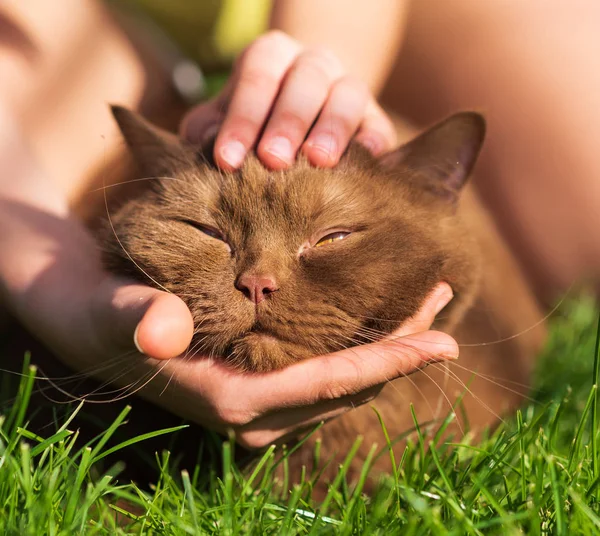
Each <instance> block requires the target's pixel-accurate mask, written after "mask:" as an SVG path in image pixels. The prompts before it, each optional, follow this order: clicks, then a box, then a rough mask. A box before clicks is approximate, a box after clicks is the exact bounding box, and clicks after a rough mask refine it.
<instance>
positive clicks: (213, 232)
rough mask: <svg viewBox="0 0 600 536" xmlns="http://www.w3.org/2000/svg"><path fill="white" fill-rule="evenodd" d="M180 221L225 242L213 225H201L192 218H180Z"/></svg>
mask: <svg viewBox="0 0 600 536" xmlns="http://www.w3.org/2000/svg"><path fill="white" fill-rule="evenodd" d="M182 221H183V223H187V224H188V225H190V226H192V227H194V228H195V229H198V231H200V232H202V233H204V234H205V235H208V236H210V237H211V238H216V239H217V240H220V241H221V242H226V240H225V238H224V237H223V235H222V234H221V233H220V232H219V231H217V230H216V229H215V228H214V227H209V226H208V225H203V224H201V223H198V222H196V221H193V220H182Z"/></svg>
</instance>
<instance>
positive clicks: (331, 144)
mask: <svg viewBox="0 0 600 536" xmlns="http://www.w3.org/2000/svg"><path fill="white" fill-rule="evenodd" d="M308 145H309V146H310V147H312V148H314V149H318V150H319V151H323V152H324V153H325V154H326V155H327V156H329V157H331V156H335V155H336V154H337V143H336V141H335V139H334V138H333V136H330V135H329V134H319V135H317V136H315V137H314V139H312V140H310V141H309V142H308Z"/></svg>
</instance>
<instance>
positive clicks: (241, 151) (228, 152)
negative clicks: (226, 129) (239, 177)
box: [220, 140, 246, 168]
mask: <svg viewBox="0 0 600 536" xmlns="http://www.w3.org/2000/svg"><path fill="white" fill-rule="evenodd" d="M220 154H221V158H223V160H225V162H227V163H228V164H229V165H230V166H231V167H232V168H238V167H240V166H241V165H242V162H243V161H244V157H245V156H246V148H245V147H244V146H243V144H242V143H241V142H239V141H237V140H234V141H228V142H227V143H226V144H225V145H224V146H223V147H222V148H221V151H220Z"/></svg>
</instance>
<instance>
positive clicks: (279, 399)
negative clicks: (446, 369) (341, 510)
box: [204, 331, 458, 424]
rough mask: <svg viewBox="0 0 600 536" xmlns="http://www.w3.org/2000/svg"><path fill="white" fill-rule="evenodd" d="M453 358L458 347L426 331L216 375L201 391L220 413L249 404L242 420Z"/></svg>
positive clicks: (441, 335)
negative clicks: (269, 367) (260, 369)
mask: <svg viewBox="0 0 600 536" xmlns="http://www.w3.org/2000/svg"><path fill="white" fill-rule="evenodd" d="M456 356H458V346H457V344H456V341H454V339H453V338H452V337H450V336H449V335H446V334H445V333H441V332H437V331H426V332H423V333H419V334H417V335H416V336H414V339H413V340H411V341H410V343H406V342H404V341H403V339H399V338H397V337H396V338H390V339H384V340H382V341H380V342H378V343H375V344H368V345H364V346H357V347H354V348H349V349H346V350H342V351H340V352H335V353H332V354H328V355H325V356H320V357H315V358H312V359H308V360H306V361H303V362H301V363H298V364H295V365H291V366H290V367H287V368H285V369H282V370H278V371H274V372H270V373H266V374H254V375H240V374H231V375H229V376H228V377H227V378H226V380H225V378H223V376H221V377H219V376H218V375H217V374H215V375H214V377H213V378H212V379H213V380H214V381H212V385H211V386H210V387H209V388H208V391H207V392H206V394H207V395H209V396H212V397H213V398H214V399H215V400H218V403H217V404H218V405H220V407H221V408H222V409H223V410H224V415H243V414H244V412H245V414H248V413H249V412H248V409H247V408H251V411H252V413H253V415H252V416H250V417H249V418H248V420H247V421H246V422H250V421H251V420H254V418H257V417H259V416H261V415H263V414H265V413H268V412H270V411H276V410H281V409H282V408H291V407H304V406H310V405H313V404H318V403H320V402H322V401H326V400H334V399H339V398H343V397H347V396H353V395H357V394H359V393H361V392H362V391H364V390H365V389H369V388H372V387H375V386H377V385H381V384H383V383H385V382H388V381H391V380H393V379H396V378H398V377H400V376H406V375H408V374H411V373H413V372H415V371H417V370H419V369H421V368H423V367H424V366H425V365H426V364H428V363H431V362H436V361H440V360H445V359H455V358H456ZM204 380H206V377H205V378H204ZM210 392H212V394H210ZM226 418H227V417H226ZM240 423H241V424H244V423H243V422H240Z"/></svg>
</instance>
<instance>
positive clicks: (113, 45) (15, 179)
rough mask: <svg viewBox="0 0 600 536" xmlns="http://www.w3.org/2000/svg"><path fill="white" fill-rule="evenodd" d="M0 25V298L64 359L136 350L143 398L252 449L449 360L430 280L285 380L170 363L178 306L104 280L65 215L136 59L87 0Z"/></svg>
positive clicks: (29, 9) (283, 375) (32, 11)
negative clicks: (373, 337)
mask: <svg viewBox="0 0 600 536" xmlns="http://www.w3.org/2000/svg"><path fill="white" fill-rule="evenodd" d="M74 20H75V21H77V22H78V24H72V22H73V21H74ZM0 24H2V25H4V26H3V27H4V28H10V30H11V31H10V32H3V33H2V34H0V35H1V37H0V79H1V80H2V81H3V83H2V84H0V162H2V166H1V171H0V229H2V233H0V297H1V302H2V304H4V306H6V307H7V308H8V310H9V311H10V312H11V314H13V315H14V316H16V317H17V318H18V319H19V320H20V321H21V322H22V323H23V324H24V325H25V326H27V327H28V328H29V330H30V331H31V332H32V333H34V334H35V335H36V336H37V337H38V338H39V339H40V340H41V341H43V342H44V343H45V344H46V345H47V347H48V348H50V349H51V350H52V351H53V352H54V353H55V354H56V355H57V356H58V357H60V358H61V359H62V360H63V361H65V362H66V363H68V364H70V365H71V366H72V367H74V368H76V369H79V370H86V369H88V370H89V369H91V368H94V369H97V370H98V371H99V374H100V376H102V370H101V369H102V365H103V364H104V363H107V362H108V361H109V360H112V359H113V358H115V357H116V356H119V355H131V359H134V358H136V357H137V358H139V357H140V356H139V355H138V356H135V355H134V354H135V352H136V346H137V348H139V349H140V350H141V351H142V352H143V354H144V355H145V356H146V357H147V358H148V359H147V362H146V365H147V367H149V370H157V367H158V368H160V369H161V370H162V372H161V374H159V375H158V376H157V377H156V378H155V380H154V381H152V382H150V383H149V384H148V386H147V388H146V389H144V390H143V391H142V392H141V393H140V394H141V395H142V396H145V397H147V398H149V399H151V400H153V401H155V402H157V403H159V404H161V405H163V406H165V407H167V408H168V409H170V410H172V411H174V412H176V413H179V414H181V415H182V416H185V417H187V418H190V419H192V420H194V421H196V422H199V423H200V424H203V425H205V426H208V427H210V428H212V429H215V430H219V431H225V430H226V429H229V428H232V429H234V430H235V431H236V432H237V439H238V441H239V442H240V443H241V444H242V445H245V446H248V447H261V446H264V445H266V444H269V443H271V442H273V441H276V440H278V439H282V438H285V437H288V436H289V435H290V434H292V433H293V432H294V431H295V430H298V429H303V428H305V427H306V426H310V425H311V424H314V423H316V422H319V421H321V420H324V419H329V418H332V417H334V416H336V415H339V414H340V413H342V412H344V411H347V410H348V409H350V408H352V407H354V406H356V405H357V404H360V403H364V402H366V401H367V400H370V399H371V398H372V397H373V396H375V395H376V394H377V392H378V391H379V390H380V389H381V388H382V387H383V385H385V384H386V383H387V382H389V381H390V380H393V379H394V378H397V377H399V376H403V375H406V374H409V373H411V372H414V371H416V370H418V369H419V368H421V367H423V366H424V365H426V364H427V363H429V362H431V361H438V360H444V359H452V358H454V357H456V355H457V354H458V348H457V345H456V343H455V341H454V340H453V339H452V338H451V337H449V336H448V335H445V334H443V333H439V332H434V331H428V328H429V326H430V325H431V323H432V321H433V319H434V317H435V315H436V314H437V312H439V310H441V308H443V306H444V305H445V304H446V303H448V301H449V300H450V299H451V296H452V293H451V290H450V288H449V286H448V285H447V284H445V283H440V285H438V287H436V289H434V291H433V292H432V294H431V295H430V297H429V298H428V300H427V301H426V303H425V304H424V305H423V308H422V310H421V311H420V312H419V313H418V314H417V315H416V316H415V317H414V318H413V319H411V320H410V321H408V322H407V323H405V325H403V326H402V328H401V329H400V330H399V331H398V332H397V333H395V334H394V336H393V337H392V338H391V339H389V340H387V341H384V342H381V343H378V344H373V345H366V346H364V347H360V348H354V349H349V350H347V351H344V352H338V353H335V354H331V355H328V356H322V357H317V358H314V359H311V360H308V361H306V362H303V363H299V364H297V365H294V366H292V367H289V368H288V369H286V370H283V371H277V372H273V373H269V374H261V375H244V374H241V373H237V372H232V371H230V370H228V369H227V368H226V367H225V366H223V365H222V364H221V363H220V362H219V361H213V360H209V359H198V360H193V361H186V360H180V359H171V358H175V357H177V356H179V355H180V354H182V353H183V352H185V350H186V349H187V347H188V345H189V342H190V340H191V337H192V330H193V323H192V319H191V315H190V312H189V310H188V309H187V307H186V306H185V304H184V303H183V302H182V301H181V300H180V299H179V298H177V297H176V296H173V295H171V294H166V293H163V292H160V291H157V290H155V289H152V288H150V287H146V286H144V285H140V284H137V283H133V282H130V281H126V280H122V279H118V278H115V277H113V276H111V275H110V274H107V273H106V272H105V271H104V270H103V268H102V265H101V263H100V259H99V254H98V251H97V248H96V245H95V242H94V239H93V237H92V236H91V235H90V234H89V233H88V231H87V230H86V229H85V227H84V226H83V224H82V223H81V222H80V221H78V220H77V218H76V217H75V216H74V214H73V210H72V207H73V205H75V204H76V203H77V202H78V201H81V196H82V194H83V193H85V192H86V189H87V188H89V184H90V180H91V177H92V176H93V175H94V172H95V171H96V170H97V169H99V168H101V167H102V165H103V163H105V162H106V161H108V160H110V158H111V156H112V155H115V154H117V152H118V150H119V143H118V138H117V136H116V135H115V130H114V126H113V125H112V122H111V121H110V116H109V113H108V108H107V107H106V102H111V101H112V102H120V103H121V104H124V105H127V106H130V107H132V108H136V107H137V106H138V105H139V103H140V100H141V99H142V96H143V94H144V89H145V86H146V75H145V72H144V68H143V64H142V62H141V60H140V58H139V57H138V56H137V53H136V51H135V50H134V49H133V48H132V47H131V45H130V44H129V42H128V41H127V40H126V39H125V38H124V36H123V34H122V32H121V31H120V29H119V28H118V26H117V25H115V24H114V22H113V21H112V20H111V19H110V18H109V17H107V16H106V14H105V13H104V11H103V9H102V8H101V6H100V5H99V4H97V3H95V2H92V1H91V0H65V1H64V2H61V3H60V4H57V5H50V4H48V3H45V2H42V1H41V0H38V1H34V0H32V1H31V2H27V3H17V2H14V3H10V4H3V5H2V6H1V7H0ZM57 35H59V36H61V38H60V39H59V40H57V39H56V36H57ZM363 99H364V101H365V102H369V99H370V97H369V95H368V92H363ZM366 109H367V108H366V106H365V110H366ZM380 117H381V116H380ZM383 121H385V118H384V119H383ZM100 133H102V134H104V135H105V136H104V137H101V136H100ZM88 134H89V135H88ZM384 136H385V133H384V134H381V137H382V138H384ZM134 336H135V340H134ZM12 357H14V356H12ZM34 357H35V356H34ZM161 360H162V361H161ZM171 378H174V379H175V380H176V381H173V382H171V381H170V379H171ZM299 379H301V380H302V381H299ZM131 380H132V378H128V377H123V378H122V379H121V381H123V382H128V381H131ZM165 388H167V389H168V393H169V396H164V395H163V396H161V393H162V392H163V390H164V389H165Z"/></svg>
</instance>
